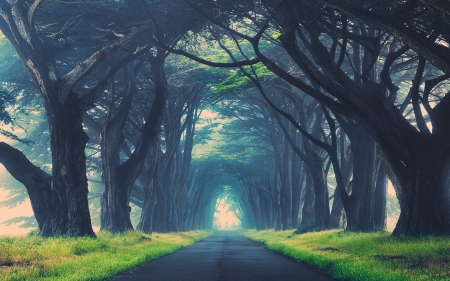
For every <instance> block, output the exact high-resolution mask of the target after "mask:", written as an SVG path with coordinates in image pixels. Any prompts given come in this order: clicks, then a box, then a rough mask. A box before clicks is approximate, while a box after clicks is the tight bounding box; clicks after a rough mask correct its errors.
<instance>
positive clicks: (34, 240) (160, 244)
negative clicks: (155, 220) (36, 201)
mask: <svg viewBox="0 0 450 281" xmlns="http://www.w3.org/2000/svg"><path fill="white" fill-rule="evenodd" d="M210 234H212V232H211V231H189V232H182V233H168V234H159V233H154V234H153V235H147V234H144V233H141V232H126V233H123V234H114V235H113V234H110V233H102V232H100V233H99V234H98V235H97V238H95V239H93V238H88V237H84V238H68V237H53V238H42V237H37V236H34V237H0V280H5V281H8V280H14V281H16V280H76V281H81V280H104V279H105V278H108V277H112V276H114V275H115V274H117V273H119V272H121V271H124V270H127V269H130V268H132V267H134V266H136V265H139V264H141V263H143V262H145V261H148V260H151V259H156V258H158V257H161V256H163V255H167V254H169V253H172V252H174V251H176V250H178V249H179V248H181V247H183V246H187V245H191V244H193V243H195V242H196V241H198V240H201V239H203V238H206V237H207V236H209V235H210Z"/></svg>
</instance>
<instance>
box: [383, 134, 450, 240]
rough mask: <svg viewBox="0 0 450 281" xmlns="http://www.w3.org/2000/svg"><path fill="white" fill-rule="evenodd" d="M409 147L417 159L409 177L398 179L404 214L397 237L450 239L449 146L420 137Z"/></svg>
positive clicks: (399, 220)
mask: <svg viewBox="0 0 450 281" xmlns="http://www.w3.org/2000/svg"><path fill="white" fill-rule="evenodd" d="M409 143H410V144H411V147H412V151H413V153H414V154H413V155H414V159H413V160H412V161H411V162H412V163H411V167H410V168H409V169H408V170H407V172H406V174H405V176H404V177H403V178H399V177H397V179H398V182H399V183H400V186H401V188H402V192H401V193H400V192H397V194H398V199H399V203H400V207H401V213H400V217H399V219H398V223H397V225H396V227H395V229H394V232H393V235H396V236H398V235H403V234H404V235H413V236H421V235H444V236H447V235H450V207H449V206H450V204H449V199H450V198H449V197H450V196H449V185H450V176H449V175H450V152H449V149H448V143H447V142H446V141H444V142H443V141H442V139H440V138H438V137H437V136H418V137H417V139H412V140H409ZM397 175H398V174H397ZM391 176H392V174H391ZM394 180H395V179H394Z"/></svg>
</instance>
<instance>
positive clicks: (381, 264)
mask: <svg viewBox="0 0 450 281" xmlns="http://www.w3.org/2000/svg"><path fill="white" fill-rule="evenodd" d="M243 234H244V235H245V236H247V237H248V238H250V239H252V240H255V241H259V242H262V243H265V244H266V245H267V247H268V248H269V249H273V250H276V251H280V252H282V253H283V254H285V255H287V256H290V257H292V258H294V259H296V260H299V261H304V262H307V263H309V264H311V265H314V266H316V267H318V268H320V269H322V270H323V271H324V272H328V273H329V274H330V275H332V276H333V277H335V278H337V279H345V280H364V281H371V280H373V281H379V280H390V281H391V280H396V281H400V280H401V281H404V280H450V238H441V237H422V238H409V237H403V238H395V237H391V236H390V234H389V233H352V232H345V231H340V230H330V231H323V232H313V233H307V234H302V235H293V231H280V232H275V231H273V230H268V231H254V230H249V231H246V232H244V233H243Z"/></svg>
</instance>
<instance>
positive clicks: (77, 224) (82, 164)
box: [41, 92, 95, 237]
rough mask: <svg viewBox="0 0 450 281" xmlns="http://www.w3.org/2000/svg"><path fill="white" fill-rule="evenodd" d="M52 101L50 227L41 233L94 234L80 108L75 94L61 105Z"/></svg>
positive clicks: (86, 138) (50, 115) (50, 117)
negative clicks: (51, 222)
mask: <svg viewBox="0 0 450 281" xmlns="http://www.w3.org/2000/svg"><path fill="white" fill-rule="evenodd" d="M56 105H57V103H56V102H54V103H53V104H52V107H53V108H52V110H53V114H49V115H47V116H48V120H49V124H50V144H51V149H52V166H53V167H52V179H53V194H52V198H51V199H50V201H51V209H50V210H49V212H50V213H52V214H51V215H52V221H53V226H52V229H51V230H50V229H49V228H44V229H42V230H41V234H42V235H43V236H51V235H53V234H56V233H57V234H65V235H69V236H74V237H76V236H85V235H88V236H95V234H94V231H93V230H92V225H91V218H90V214H89V205H88V199H87V194H88V192H89V191H88V184H87V178H86V156H85V154H84V149H85V146H86V143H87V141H88V137H87V135H86V133H85V132H84V131H83V125H82V120H81V114H82V110H81V108H80V107H79V103H78V97H77V95H76V94H75V93H73V92H70V93H69V96H68V97H67V99H66V101H65V103H64V105H62V106H59V107H57V106H56Z"/></svg>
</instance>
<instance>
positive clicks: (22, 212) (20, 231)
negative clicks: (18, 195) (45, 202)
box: [0, 165, 33, 236]
mask: <svg viewBox="0 0 450 281" xmlns="http://www.w3.org/2000/svg"><path fill="white" fill-rule="evenodd" d="M3 170H5V168H4V167H3V165H1V166H0V174H3ZM8 194H9V192H8V191H7V190H5V189H0V201H3V200H4V199H5V198H6V197H7V196H8ZM32 215H33V210H32V209H31V204H30V200H29V199H27V200H26V201H25V202H23V203H22V204H20V205H19V206H17V207H15V208H12V209H10V208H7V207H0V236H4V235H8V236H21V235H26V234H27V233H29V232H30V230H31V229H30V228H20V227H19V226H18V225H10V226H5V225H4V224H3V222H4V221H6V220H9V219H12V218H14V217H19V216H32Z"/></svg>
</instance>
